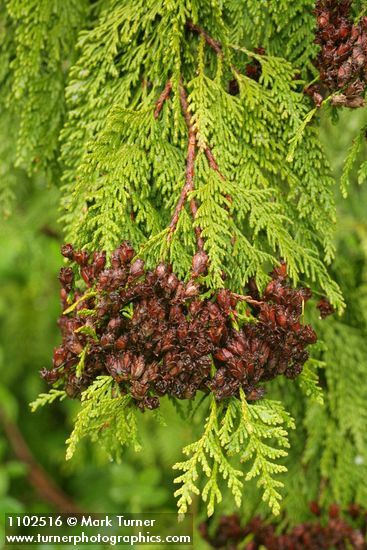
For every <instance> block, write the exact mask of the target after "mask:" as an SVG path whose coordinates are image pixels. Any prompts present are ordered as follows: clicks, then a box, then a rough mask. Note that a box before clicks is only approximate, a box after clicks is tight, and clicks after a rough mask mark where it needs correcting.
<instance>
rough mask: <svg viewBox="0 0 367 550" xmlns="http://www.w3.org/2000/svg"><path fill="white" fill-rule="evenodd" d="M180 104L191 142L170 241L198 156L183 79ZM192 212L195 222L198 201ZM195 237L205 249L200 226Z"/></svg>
mask: <svg viewBox="0 0 367 550" xmlns="http://www.w3.org/2000/svg"><path fill="white" fill-rule="evenodd" d="M180 103H181V108H182V112H183V115H184V118H185V121H186V125H187V128H188V132H189V140H188V147H187V157H186V178H185V185H184V186H183V188H182V190H181V194H180V198H179V199H178V202H177V205H176V208H175V212H174V214H173V216H172V219H171V223H170V225H169V229H170V230H169V234H168V240H171V239H172V235H173V233H174V232H175V230H176V227H177V223H178V219H179V217H180V213H181V211H182V209H183V207H184V204H185V201H186V198H187V195H188V193H189V192H190V191H193V190H194V170H195V156H196V132H195V129H194V127H193V125H192V123H191V118H190V114H189V109H188V103H187V96H186V92H185V88H184V86H183V83H182V79H181V81H180ZM190 210H191V214H192V217H193V219H194V220H195V218H196V214H197V211H198V207H197V204H196V201H195V200H194V199H191V200H190ZM195 235H196V244H197V248H198V250H203V249H204V240H203V238H202V236H201V229H200V227H199V226H196V227H195Z"/></svg>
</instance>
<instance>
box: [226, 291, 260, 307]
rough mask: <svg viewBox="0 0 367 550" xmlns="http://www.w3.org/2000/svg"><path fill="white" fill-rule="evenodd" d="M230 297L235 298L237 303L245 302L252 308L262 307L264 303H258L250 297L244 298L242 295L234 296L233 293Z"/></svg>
mask: <svg viewBox="0 0 367 550" xmlns="http://www.w3.org/2000/svg"><path fill="white" fill-rule="evenodd" d="M232 296H233V297H234V298H236V300H238V301H239V302H247V303H248V304H251V305H253V306H262V305H263V304H264V302H259V301H258V300H254V299H253V298H252V296H244V295H243V294H236V293H235V292H232Z"/></svg>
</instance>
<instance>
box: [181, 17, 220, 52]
mask: <svg viewBox="0 0 367 550" xmlns="http://www.w3.org/2000/svg"><path fill="white" fill-rule="evenodd" d="M186 27H187V28H188V29H190V31H194V32H196V33H197V34H199V35H200V36H202V37H203V38H204V40H205V42H206V43H207V44H208V46H210V48H211V49H212V50H213V51H214V52H215V53H216V54H217V55H219V56H220V57H223V51H222V46H221V44H220V42H218V40H215V39H214V38H212V37H211V36H210V35H209V34H208V33H207V32H206V31H204V29H202V28H201V27H199V25H196V24H195V23H193V21H191V19H188V20H187V21H186Z"/></svg>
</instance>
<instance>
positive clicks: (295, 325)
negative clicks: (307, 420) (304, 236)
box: [41, 242, 316, 409]
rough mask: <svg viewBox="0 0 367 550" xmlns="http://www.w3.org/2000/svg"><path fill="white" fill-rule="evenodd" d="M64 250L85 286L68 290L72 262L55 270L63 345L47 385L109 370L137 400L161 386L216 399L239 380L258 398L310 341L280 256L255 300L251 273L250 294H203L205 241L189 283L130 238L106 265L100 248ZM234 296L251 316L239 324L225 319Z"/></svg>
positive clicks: (301, 357)
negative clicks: (149, 260) (149, 263)
mask: <svg viewBox="0 0 367 550" xmlns="http://www.w3.org/2000/svg"><path fill="white" fill-rule="evenodd" d="M62 253H63V254H64V255H65V256H66V257H67V258H69V259H70V260H71V261H73V262H74V264H77V265H76V266H75V267H76V269H79V272H80V275H81V277H82V278H83V280H84V281H85V285H86V287H87V290H86V292H85V294H84V295H83V293H82V291H80V290H73V285H74V275H73V270H72V269H71V268H70V267H68V268H62V269H61V272H60V277H59V278H60V282H61V285H62V289H61V295H62V304H63V309H64V313H63V314H62V315H61V317H60V319H59V326H60V330H61V334H62V344H61V345H60V346H59V347H58V348H56V349H55V352H54V359H53V368H52V369H51V370H46V369H44V370H43V371H42V373H41V375H42V376H43V378H44V379H45V380H47V382H49V383H51V384H53V383H55V382H56V381H60V380H61V381H62V382H63V384H64V387H65V389H66V391H67V393H68V394H69V395H70V396H71V397H76V396H78V395H79V394H80V393H81V392H82V391H83V390H84V389H85V388H87V387H88V386H89V385H90V384H91V383H92V382H93V381H94V380H95V378H96V377H97V376H98V375H101V374H105V375H106V374H107V375H110V376H112V378H113V379H114V380H115V381H116V383H117V384H118V386H119V388H120V391H121V392H122V393H129V394H131V396H132V397H133V399H134V401H135V403H136V405H137V406H138V407H139V408H141V409H144V408H149V409H151V408H156V407H158V406H159V398H160V397H162V396H164V395H170V396H173V397H176V398H178V399H191V398H193V397H194V396H195V394H196V392H197V391H199V390H200V391H203V392H205V393H208V392H213V393H214V395H215V397H216V398H217V399H218V400H220V399H225V398H228V397H231V396H235V395H238V392H239V390H240V388H243V390H244V391H245V393H246V395H247V397H248V399H259V398H261V397H262V395H263V388H262V387H260V386H259V384H261V383H262V382H265V381H267V380H270V379H272V378H274V377H276V376H278V375H281V374H284V375H285V376H287V377H289V378H294V377H296V376H297V375H298V374H299V373H300V372H301V371H302V367H303V365H304V363H305V361H306V360H307V358H308V352H307V351H306V348H307V346H308V345H309V344H312V343H314V342H315V341H316V334H315V332H314V331H313V329H312V328H311V326H309V325H303V324H302V323H301V321H300V317H301V314H302V309H303V303H304V302H305V301H307V300H308V299H309V298H310V297H311V291H310V290H309V289H305V288H301V289H294V288H292V287H291V286H290V285H289V284H288V282H287V270H286V266H285V264H281V265H280V266H279V267H278V268H276V269H275V270H274V271H273V272H272V273H271V277H272V279H271V281H270V283H269V284H268V286H267V287H266V289H265V291H264V293H263V296H262V298H261V299H259V298H260V296H259V292H258V289H257V287H256V285H255V284H254V282H252V283H251V284H250V289H249V291H250V293H251V294H250V295H249V296H240V295H236V294H233V293H232V292H231V291H230V290H228V289H224V288H222V289H221V290H219V291H218V292H217V293H213V294H212V296H211V298H208V297H206V298H202V297H201V295H202V294H204V293H206V295H207V292H208V289H207V288H205V287H203V286H202V285H201V284H200V283H199V282H198V279H196V278H197V277H199V276H201V275H203V274H205V272H206V269H207V266H208V257H207V254H206V253H205V252H204V251H202V250H200V251H199V252H197V253H196V254H195V256H194V258H193V262H192V278H191V279H190V280H189V281H188V282H183V281H180V280H179V279H178V277H177V276H176V275H175V274H174V273H172V270H171V268H170V266H168V265H166V264H164V263H161V264H159V265H158V266H157V267H156V268H155V269H154V270H153V271H146V270H145V268H144V262H143V261H142V260H141V259H135V260H134V250H133V248H132V247H131V245H130V244H129V243H127V242H123V243H122V244H121V245H120V246H119V247H118V248H117V249H116V250H115V251H114V252H113V253H112V255H111V258H110V267H107V268H106V265H105V264H106V255H105V253H104V252H99V251H96V252H94V254H88V253H87V252H85V251H74V249H73V248H72V246H71V245H65V246H64V247H63V248H62ZM70 293H71V295H72V298H73V302H74V306H72V307H71V308H70V307H69V306H70V304H68V302H67V300H68V295H70ZM239 300H245V301H247V302H248V307H249V308H251V313H252V316H253V317H255V318H256V319H257V322H256V323H253V322H252V323H244V324H243V326H242V327H241V328H240V329H236V328H235V327H234V325H233V321H232V319H233V318H235V317H236V316H237V312H236V305H237V302H238V301H239ZM67 308H69V309H67ZM126 308H128V309H126ZM65 310H66V311H65ZM81 355H82V356H83V365H82V367H83V368H82V369H81V368H80V364H79V363H80V360H81ZM77 365H79V367H78V376H77V374H76V373H77ZM79 370H81V372H80V373H79Z"/></svg>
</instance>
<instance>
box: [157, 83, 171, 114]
mask: <svg viewBox="0 0 367 550" xmlns="http://www.w3.org/2000/svg"><path fill="white" fill-rule="evenodd" d="M171 90H172V82H171V81H170V80H168V82H167V84H166V85H165V87H164V90H163V92H162V93H161V95H160V96H159V98H158V101H157V102H156V104H155V105H156V107H155V109H154V118H155V120H157V118H158V117H159V113H160V112H161V110H162V107H163V104H164V102H165V101H166V100H167V99H168V98H169V96H170V93H171Z"/></svg>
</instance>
